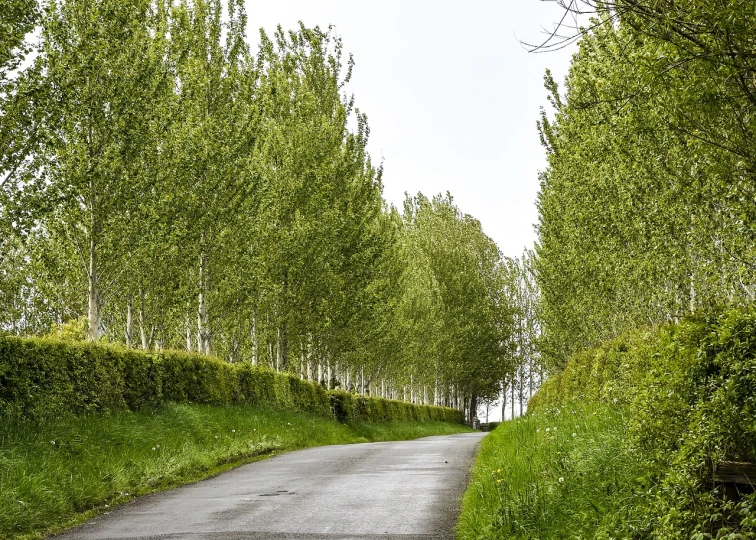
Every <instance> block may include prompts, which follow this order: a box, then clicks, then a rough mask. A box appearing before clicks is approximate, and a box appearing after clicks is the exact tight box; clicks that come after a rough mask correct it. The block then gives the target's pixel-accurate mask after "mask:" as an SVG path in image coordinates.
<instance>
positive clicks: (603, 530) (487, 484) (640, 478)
mask: <svg viewBox="0 0 756 540" xmlns="http://www.w3.org/2000/svg"><path fill="white" fill-rule="evenodd" d="M627 425H628V418H627V416H626V414H625V413H624V412H623V411H622V410H618V409H612V408H607V407H602V406H577V405H575V406H567V407H562V408H561V409H560V408H557V409H553V410H549V411H543V412H538V413H534V414H531V415H528V416H526V417H524V418H520V419H517V420H514V421H511V422H505V423H503V424H501V425H500V426H499V427H498V428H497V429H496V430H494V431H493V432H491V433H490V434H489V435H488V436H487V437H486V438H485V439H483V442H482V446H481V449H480V453H479V454H478V457H477V459H476V462H475V465H474V467H473V472H472V477H471V482H470V485H469V487H468V489H467V491H466V492H465V496H464V499H463V506H462V514H461V516H460V520H459V522H458V525H457V534H458V537H459V538H460V539H461V540H473V539H475V540H484V539H497V540H498V539H503V538H512V539H525V538H538V539H540V540H546V539H552V538H553V539H557V538H559V539H563V538H612V537H613V534H612V533H613V531H614V530H615V529H617V528H620V527H618V526H619V525H620V524H621V525H622V527H621V528H622V529H623V530H632V528H633V524H632V523H628V521H632V520H634V519H635V518H634V514H635V512H634V509H635V508H636V507H637V506H642V505H643V504H644V503H645V502H646V501H641V500H638V499H639V498H643V493H645V490H644V489H643V483H644V482H645V481H646V480H644V469H643V464H642V463H641V462H640V461H639V460H638V459H637V457H636V456H634V455H633V454H632V453H631V452H629V451H628V450H627V445H626V444H625V442H626V439H627Z"/></svg>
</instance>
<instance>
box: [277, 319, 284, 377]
mask: <svg viewBox="0 0 756 540" xmlns="http://www.w3.org/2000/svg"><path fill="white" fill-rule="evenodd" d="M276 337H277V338H278V339H277V341H276V371H281V370H283V369H284V368H285V365H284V357H283V349H284V347H283V342H284V338H283V336H282V332H281V327H280V326H279V327H278V328H277V329H276Z"/></svg>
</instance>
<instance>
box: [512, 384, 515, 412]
mask: <svg viewBox="0 0 756 540" xmlns="http://www.w3.org/2000/svg"><path fill="white" fill-rule="evenodd" d="M514 418H515V380H514V375H513V376H512V420H514Z"/></svg>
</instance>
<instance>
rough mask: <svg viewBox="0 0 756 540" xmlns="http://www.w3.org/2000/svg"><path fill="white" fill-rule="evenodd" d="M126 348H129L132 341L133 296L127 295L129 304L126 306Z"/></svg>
mask: <svg viewBox="0 0 756 540" xmlns="http://www.w3.org/2000/svg"><path fill="white" fill-rule="evenodd" d="M125 334H126V335H125V337H126V346H127V347H128V348H131V346H132V344H133V339H134V296H133V295H129V303H128V305H127V306H126V333H125Z"/></svg>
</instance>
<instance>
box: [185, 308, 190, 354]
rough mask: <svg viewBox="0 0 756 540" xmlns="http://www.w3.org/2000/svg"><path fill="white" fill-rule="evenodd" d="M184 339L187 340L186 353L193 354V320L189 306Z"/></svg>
mask: <svg viewBox="0 0 756 540" xmlns="http://www.w3.org/2000/svg"><path fill="white" fill-rule="evenodd" d="M184 337H185V338H186V352H192V319H191V316H190V310H189V306H187V308H186V319H185V320H184Z"/></svg>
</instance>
